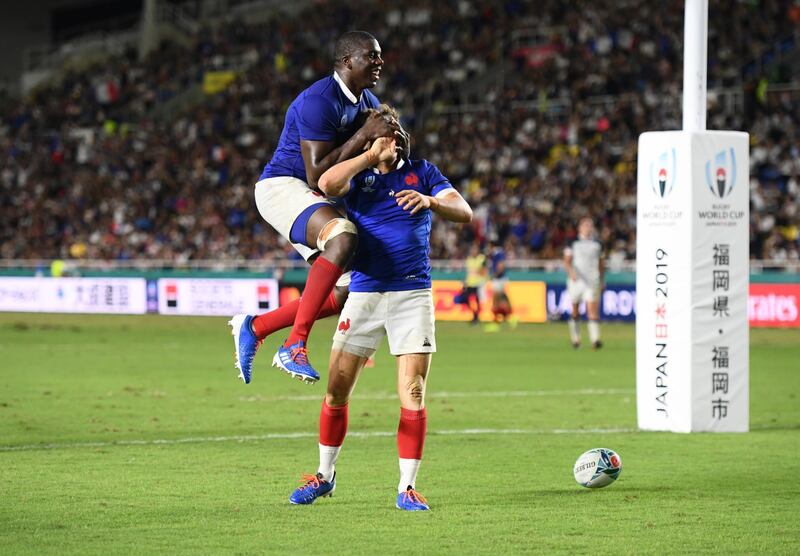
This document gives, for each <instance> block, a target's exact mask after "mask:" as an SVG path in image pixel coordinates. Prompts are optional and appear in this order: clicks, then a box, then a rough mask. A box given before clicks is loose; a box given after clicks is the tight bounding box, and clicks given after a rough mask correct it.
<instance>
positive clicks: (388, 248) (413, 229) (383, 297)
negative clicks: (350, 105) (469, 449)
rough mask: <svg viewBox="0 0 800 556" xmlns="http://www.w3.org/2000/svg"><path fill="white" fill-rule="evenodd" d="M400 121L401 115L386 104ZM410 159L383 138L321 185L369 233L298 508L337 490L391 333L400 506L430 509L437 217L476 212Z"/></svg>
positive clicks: (337, 338) (357, 262)
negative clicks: (358, 412) (369, 370)
mask: <svg viewBox="0 0 800 556" xmlns="http://www.w3.org/2000/svg"><path fill="white" fill-rule="evenodd" d="M382 111H383V113H385V114H390V115H392V116H393V117H394V118H396V112H395V111H394V110H393V109H391V108H389V107H383V108H382ZM401 154H402V155H403V156H400V154H398V152H397V147H396V146H395V141H394V140H392V139H388V138H380V139H378V140H377V141H375V142H374V143H373V144H372V147H371V148H370V150H369V151H368V152H365V153H364V154H362V155H360V156H358V157H356V158H354V159H352V160H348V161H345V162H341V163H339V164H337V165H336V166H334V167H333V168H331V169H330V170H328V171H327V172H325V174H323V176H322V178H321V179H320V188H321V189H322V190H323V191H325V193H326V194H328V195H330V196H332V197H343V198H344V199H345V200H346V202H347V211H348V216H349V217H350V219H351V220H352V221H353V222H354V223H355V224H356V226H357V228H358V231H359V238H360V241H359V245H358V249H357V251H356V256H355V259H354V261H353V279H352V282H351V283H350V295H349V297H348V298H347V302H346V303H345V306H344V309H343V310H342V314H341V316H340V317H339V325H338V326H337V328H336V331H335V332H334V337H333V347H332V350H331V359H330V367H329V375H328V390H327V393H326V395H325V399H324V400H323V402H322V410H321V412H320V423H319V468H318V471H317V473H316V474H315V475H304V477H303V481H304V484H303V485H302V486H300V487H299V488H297V489H296V490H295V491H294V492H293V493H292V495H291V497H290V499H289V500H290V501H291V502H292V503H293V504H311V503H313V502H314V500H316V499H317V498H320V497H324V496H329V495H331V494H333V490H334V489H335V488H336V471H335V465H336V460H337V458H338V456H339V452H340V450H341V447H342V444H343V442H344V438H345V435H346V433H347V421H348V402H349V399H350V395H351V393H352V391H353V388H354V387H355V384H356V380H357V379H358V375H359V373H360V372H361V369H362V368H363V367H364V363H365V362H366V361H367V358H368V357H369V356H370V355H371V354H373V353H374V352H375V350H376V349H377V348H378V346H379V345H380V343H381V342H382V341H383V337H384V336H387V337H388V340H389V351H390V352H391V354H392V355H394V356H395V357H396V358H397V391H398V395H399V397H400V424H399V428H398V431H397V449H398V454H399V458H400V482H399V484H398V494H397V502H396V506H397V507H398V508H399V509H402V510H408V511H418V510H427V509H429V508H428V504H427V502H426V500H425V498H423V497H422V495H420V494H419V493H418V492H417V491H416V477H417V471H418V470H419V466H420V463H421V460H422V449H423V445H424V443H425V434H426V431H427V412H426V409H425V386H426V379H427V376H428V371H429V369H430V364H431V355H432V354H433V353H434V352H435V351H436V338H435V336H434V334H435V325H434V310H433V295H432V292H431V268H430V233H431V213H433V212H435V213H436V214H437V215H439V216H441V217H443V218H445V219H447V220H451V221H454V222H469V221H470V220H471V219H472V210H471V209H470V207H469V205H468V204H467V202H466V201H465V200H464V199H463V198H462V197H461V195H460V194H459V193H458V192H457V191H456V190H455V189H453V187H452V185H450V182H449V181H448V180H447V178H445V177H444V176H443V175H442V174H441V172H440V171H439V169H438V168H436V166H434V165H433V164H431V163H429V162H427V161H425V160H409V158H408V151H407V149H403V151H402V153H401Z"/></svg>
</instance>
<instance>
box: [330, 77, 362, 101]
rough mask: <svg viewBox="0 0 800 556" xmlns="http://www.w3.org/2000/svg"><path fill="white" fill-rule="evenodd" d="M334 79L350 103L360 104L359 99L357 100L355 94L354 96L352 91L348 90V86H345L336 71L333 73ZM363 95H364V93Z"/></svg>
mask: <svg viewBox="0 0 800 556" xmlns="http://www.w3.org/2000/svg"><path fill="white" fill-rule="evenodd" d="M333 78H334V79H335V80H336V82H337V83H338V84H339V88H340V89H342V92H343V93H344V96H346V97H347V100H349V101H350V102H352V103H353V104H358V100H359V99H357V98H356V95H354V94H353V93H352V92H351V91H350V89H348V88H347V85H345V84H344V81H342V78H341V77H339V73H338V72H336V71H334V72H333ZM362 94H363V93H362Z"/></svg>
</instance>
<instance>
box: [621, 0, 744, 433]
mask: <svg viewBox="0 0 800 556" xmlns="http://www.w3.org/2000/svg"><path fill="white" fill-rule="evenodd" d="M684 17H685V20H684V68H683V130H681V131H655V132H647V133H643V134H642V135H641V136H640V137H639V153H638V173H637V208H636V212H637V217H636V220H637V234H636V238H637V239H636V297H637V317H636V401H637V413H638V422H639V428H641V429H644V430H663V431H674V432H694V431H714V432H745V431H747V430H748V428H749V329H748V322H747V294H748V289H749V258H750V253H749V249H750V243H749V220H750V209H749V150H748V134H747V133H744V132H741V131H707V130H706V97H707V94H706V83H707V78H706V71H707V48H708V0H686V5H685V12H684Z"/></svg>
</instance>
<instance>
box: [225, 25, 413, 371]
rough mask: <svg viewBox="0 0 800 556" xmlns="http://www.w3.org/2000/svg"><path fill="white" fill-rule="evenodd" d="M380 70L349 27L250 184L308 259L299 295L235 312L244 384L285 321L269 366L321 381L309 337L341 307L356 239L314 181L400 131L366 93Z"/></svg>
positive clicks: (271, 219)
mask: <svg viewBox="0 0 800 556" xmlns="http://www.w3.org/2000/svg"><path fill="white" fill-rule="evenodd" d="M382 68H383V58H382V57H381V47H380V45H379V44H378V41H377V40H376V39H375V37H373V36H372V35H370V34H369V33H367V32H365V31H350V32H347V33H345V34H344V35H342V36H341V37H339V39H338V40H337V41H336V46H335V48H334V72H333V74H332V75H329V76H328V77H325V78H323V79H320V80H319V81H317V82H316V83H314V84H313V85H311V86H310V87H309V88H308V89H306V90H305V91H303V92H302V93H300V94H299V95H298V96H297V98H295V99H294V101H293V102H292V103H291V105H290V106H289V109H288V110H287V112H286V121H285V122H284V127H283V131H282V132H281V136H280V140H279V142H278V147H277V149H276V150H275V153H274V155H273V156H272V159H271V160H270V161H269V163H268V164H267V165H266V166H265V167H264V171H263V172H262V174H261V178H260V180H259V182H258V183H257V184H256V186H255V198H256V206H257V207H258V211H259V213H260V214H261V216H262V217H263V218H264V220H266V221H267V222H268V223H269V224H270V226H272V227H273V228H275V230H276V231H277V232H278V233H280V234H281V235H282V236H283V237H284V238H285V239H287V240H288V241H290V242H291V243H292V245H293V246H294V248H295V249H296V250H297V251H298V252H299V253H300V254H301V255H302V256H303V258H304V259H306V260H307V261H309V262H310V263H312V264H311V268H310V270H309V272H308V279H307V281H306V286H305V288H304V290H303V295H302V297H300V299H298V300H297V301H295V302H293V303H290V304H287V305H285V306H283V307H280V308H278V309H276V310H275V311H271V312H269V313H266V314H264V315H259V316H252V315H236V316H234V317H233V318H232V319H231V320H230V322H229V324H230V325H231V327H232V334H233V337H234V347H235V350H236V366H237V368H238V369H239V372H240V377H241V378H242V379H243V380H244V382H245V383H249V382H250V379H251V373H252V366H253V358H254V357H255V354H256V350H257V349H258V347H259V346H260V345H261V342H262V341H263V339H264V338H266V337H267V336H268V335H269V334H271V333H272V332H275V331H276V330H280V329H283V328H286V327H288V326H292V330H291V332H290V333H289V336H288V338H287V339H286V341H285V342H284V344H283V345H282V346H281V347H280V348H279V349H278V352H277V353H276V354H275V357H274V358H273V361H272V364H273V366H277V367H279V368H280V369H282V370H284V371H285V372H287V373H289V374H291V375H292V376H294V377H296V378H299V379H301V380H303V381H305V382H316V381H317V380H319V374H318V373H317V372H316V371H315V370H314V368H313V367H312V366H311V364H310V363H309V361H308V353H307V349H306V342H307V340H308V335H309V333H310V332H311V327H312V326H313V324H314V321H315V320H316V319H317V318H323V317H326V316H328V315H333V314H336V313H338V312H339V311H340V309H341V306H342V303H343V302H344V299H345V298H346V296H347V285H348V283H349V280H350V274H349V272H348V273H345V270H347V268H348V267H349V265H350V261H351V259H352V256H353V253H354V252H355V248H356V244H357V238H356V228H355V226H354V225H353V223H352V222H350V221H349V220H347V219H346V218H344V217H343V216H342V214H341V213H340V212H339V211H338V210H337V208H336V207H335V206H334V204H333V203H332V201H330V200H329V199H326V198H325V197H324V196H323V195H322V194H321V193H320V192H319V190H318V188H317V181H318V180H319V178H320V176H321V175H322V174H323V173H324V172H325V171H326V170H328V169H329V168H330V167H331V166H333V165H334V164H336V163H337V162H341V161H343V160H347V159H350V158H353V157H354V156H357V155H359V154H361V153H362V152H363V151H364V148H365V147H366V145H367V144H369V143H370V142H372V141H374V140H375V139H377V138H378V137H383V136H393V135H394V134H395V133H396V132H397V131H398V130H399V126H398V125H397V124H396V123H391V122H390V121H389V120H388V119H387V118H382V117H381V116H380V115H379V114H378V112H377V110H376V109H377V107H378V106H379V102H378V99H377V97H375V95H373V94H372V93H371V92H370V91H369V89H371V88H372V87H374V86H375V85H376V84H377V82H378V79H379V78H380V72H381V69H382ZM362 124H363V125H362ZM401 142H402V138H401ZM334 286H336V289H334Z"/></svg>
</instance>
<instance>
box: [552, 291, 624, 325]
mask: <svg viewBox="0 0 800 556" xmlns="http://www.w3.org/2000/svg"><path fill="white" fill-rule="evenodd" d="M578 310H579V311H580V314H581V316H584V317H585V316H586V304H585V303H581V304H580V305H579V306H578ZM571 312H572V300H571V299H570V298H569V294H568V293H567V288H566V286H562V285H551V284H548V285H547V314H548V315H549V317H550V319H552V320H566V319H567V318H568V317H569V314H570V313H571ZM600 315H601V318H602V319H603V320H618V321H629V322H633V321H635V320H636V288H635V287H634V286H633V285H630V286H617V285H614V284H611V285H608V286H606V289H605V290H603V294H602V295H601V297H600Z"/></svg>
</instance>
